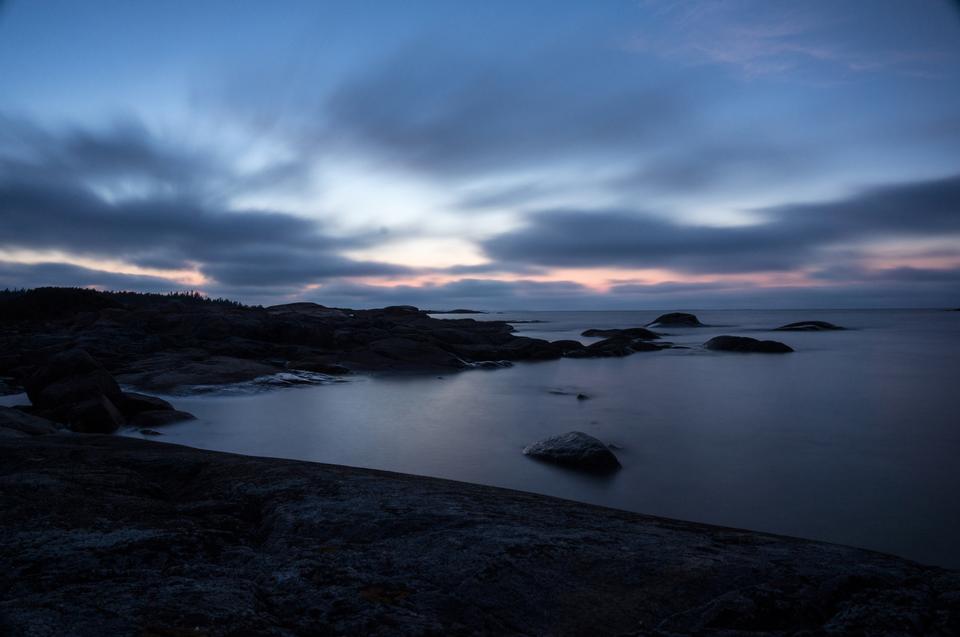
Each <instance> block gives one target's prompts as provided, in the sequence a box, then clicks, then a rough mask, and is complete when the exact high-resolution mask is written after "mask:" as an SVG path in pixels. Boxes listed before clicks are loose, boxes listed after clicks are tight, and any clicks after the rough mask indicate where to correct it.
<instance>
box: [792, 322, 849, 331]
mask: <svg viewBox="0 0 960 637" xmlns="http://www.w3.org/2000/svg"><path fill="white" fill-rule="evenodd" d="M845 329H847V328H845V327H840V326H839V325H834V324H833V323H827V322H826V321H798V322H796V323H788V324H787V325H781V326H780V327H778V328H775V329H774V331H775V332H825V331H828V330H845Z"/></svg>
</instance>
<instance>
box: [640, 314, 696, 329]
mask: <svg viewBox="0 0 960 637" xmlns="http://www.w3.org/2000/svg"><path fill="white" fill-rule="evenodd" d="M650 325H659V326H662V327H703V323H701V322H700V319H698V318H697V317H696V316H694V315H693V314H687V313H686V312H670V313H669V314H661V315H660V316H658V317H657V318H656V320H653V321H650V322H649V323H647V326H648V327H649V326H650Z"/></svg>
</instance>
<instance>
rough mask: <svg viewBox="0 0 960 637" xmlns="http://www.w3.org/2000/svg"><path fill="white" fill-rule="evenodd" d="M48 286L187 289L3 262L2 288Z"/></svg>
mask: <svg viewBox="0 0 960 637" xmlns="http://www.w3.org/2000/svg"><path fill="white" fill-rule="evenodd" d="M45 286H70V287H96V288H102V289H107V290H126V291H132V292H172V291H176V290H182V289H184V286H183V285H179V284H176V283H173V282H171V281H170V280H168V279H164V278H161V277H153V276H141V275H135V274H117V273H115V272H104V271H102V270H94V269H91V268H84V267H80V266H76V265H71V264H68V263H14V262H10V261H0V288H4V289H7V288H11V289H12V288H35V287H45Z"/></svg>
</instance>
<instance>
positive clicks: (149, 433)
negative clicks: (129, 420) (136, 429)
mask: <svg viewBox="0 0 960 637" xmlns="http://www.w3.org/2000/svg"><path fill="white" fill-rule="evenodd" d="M140 433H141V434H142V435H144V436H162V435H163V434H162V433H160V432H159V431H154V430H153V429H141V430H140Z"/></svg>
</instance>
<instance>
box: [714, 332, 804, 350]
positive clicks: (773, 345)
mask: <svg viewBox="0 0 960 637" xmlns="http://www.w3.org/2000/svg"><path fill="white" fill-rule="evenodd" d="M703 346H704V347H706V348H707V349H712V350H717V351H721V352H757V353H760V354H786V353H788V352H792V351H793V348H792V347H790V346H789V345H785V344H783V343H781V342H780V341H758V340H757V339H755V338H750V337H748V336H715V337H713V338H711V339H710V340H709V341H707V342H706V343H704V344H703Z"/></svg>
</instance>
